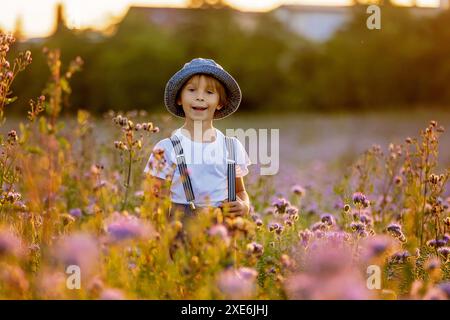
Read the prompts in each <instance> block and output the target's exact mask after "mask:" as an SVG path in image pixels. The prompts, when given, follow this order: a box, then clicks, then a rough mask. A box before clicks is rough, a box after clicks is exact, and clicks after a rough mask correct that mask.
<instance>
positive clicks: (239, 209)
mask: <svg viewBox="0 0 450 320" xmlns="http://www.w3.org/2000/svg"><path fill="white" fill-rule="evenodd" d="M222 207H227V208H228V212H229V213H231V214H233V215H242V216H245V215H247V214H248V213H249V212H250V199H249V197H248V193H247V191H246V190H245V184H244V178H243V177H238V178H236V201H231V202H225V203H224V205H223V206H222Z"/></svg>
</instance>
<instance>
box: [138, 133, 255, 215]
mask: <svg viewBox="0 0 450 320" xmlns="http://www.w3.org/2000/svg"><path fill="white" fill-rule="evenodd" d="M215 132H216V139H215V140H214V141H213V142H203V143H202V142H196V141H193V140H191V139H190V138H188V137H187V136H185V135H184V134H183V133H181V130H180V129H177V130H176V131H175V132H174V134H175V135H177V137H178V138H179V139H180V142H181V146H182V148H183V152H184V156H185V161H186V165H187V169H188V173H189V177H190V179H191V183H192V189H193V191H194V196H195V201H194V203H195V204H196V205H197V206H199V207H205V206H218V205H219V204H220V203H221V202H222V201H223V200H226V199H227V198H228V184H227V162H226V155H227V149H226V144H225V135H224V134H223V133H222V132H221V131H220V130H218V129H216V128H215ZM233 140H234V141H235V153H236V177H243V176H245V175H247V174H248V168H247V166H249V165H250V164H251V161H250V159H249V157H248V155H247V152H246V151H245V148H244V146H243V145H242V143H241V142H240V141H239V140H238V139H233ZM157 150H164V153H163V156H162V157H161V159H160V160H158V158H155V152H156V151H157ZM176 163H177V162H176V154H175V150H174V149H173V146H172V142H171V141H170V139H169V138H166V139H163V140H161V141H159V142H158V143H157V144H156V145H155V147H154V148H153V152H152V154H151V155H150V158H149V160H148V162H147V165H146V166H145V169H144V172H145V173H149V174H151V175H152V176H155V177H158V178H161V179H171V180H172V183H171V188H170V193H171V199H172V202H175V203H181V204H187V203H188V202H187V200H186V195H185V193H184V189H183V184H182V183H181V179H180V173H179V171H178V168H177V166H176ZM172 176H173V177H172Z"/></svg>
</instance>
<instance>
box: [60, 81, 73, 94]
mask: <svg viewBox="0 0 450 320" xmlns="http://www.w3.org/2000/svg"><path fill="white" fill-rule="evenodd" d="M60 83H61V88H62V90H63V91H64V92H65V93H67V94H70V93H71V92H72V90H71V89H70V85H69V82H68V81H67V80H66V79H64V78H63V79H61V82H60Z"/></svg>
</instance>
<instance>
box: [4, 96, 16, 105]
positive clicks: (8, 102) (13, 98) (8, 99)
mask: <svg viewBox="0 0 450 320" xmlns="http://www.w3.org/2000/svg"><path fill="white" fill-rule="evenodd" d="M16 100H17V96H16V97H12V98H7V99H6V100H5V103H6V104H10V103H13V102H14V101H16Z"/></svg>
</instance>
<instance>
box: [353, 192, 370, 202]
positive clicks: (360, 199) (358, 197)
mask: <svg viewBox="0 0 450 320" xmlns="http://www.w3.org/2000/svg"><path fill="white" fill-rule="evenodd" d="M352 199H353V203H354V204H358V203H359V204H363V203H364V202H365V201H366V200H367V199H366V196H365V195H364V194H363V193H361V192H355V193H354V194H353V196H352Z"/></svg>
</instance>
